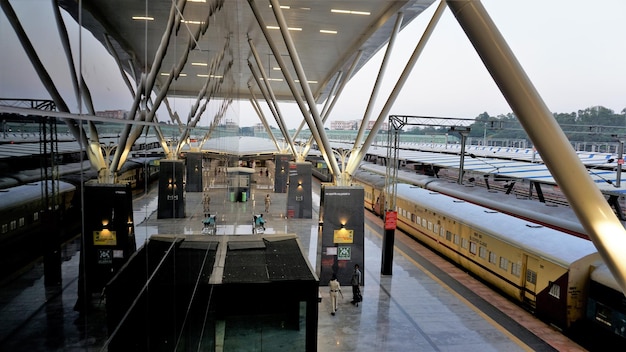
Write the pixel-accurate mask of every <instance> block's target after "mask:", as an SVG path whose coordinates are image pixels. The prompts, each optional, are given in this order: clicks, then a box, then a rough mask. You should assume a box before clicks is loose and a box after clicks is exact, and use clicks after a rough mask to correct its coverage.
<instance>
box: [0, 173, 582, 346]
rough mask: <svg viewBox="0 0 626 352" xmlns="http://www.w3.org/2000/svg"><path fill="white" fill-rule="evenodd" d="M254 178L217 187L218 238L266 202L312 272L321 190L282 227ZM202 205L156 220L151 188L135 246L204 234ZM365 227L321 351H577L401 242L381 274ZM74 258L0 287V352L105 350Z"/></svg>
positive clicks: (323, 312) (373, 228) (262, 182)
mask: <svg viewBox="0 0 626 352" xmlns="http://www.w3.org/2000/svg"><path fill="white" fill-rule="evenodd" d="M255 177H257V178H258V180H256V186H257V187H256V188H253V196H252V197H251V199H250V200H249V201H248V202H246V203H231V202H228V201H227V197H226V189H225V188H220V187H219V182H218V183H213V184H212V187H213V188H211V190H210V193H211V204H210V207H211V213H214V212H215V213H217V218H218V223H217V235H220V234H240V235H242V236H245V235H250V234H251V233H252V225H251V222H252V215H253V214H255V213H261V212H264V211H263V210H264V209H263V208H264V204H263V201H262V198H263V197H265V195H266V194H267V193H271V194H272V206H271V209H270V212H269V213H267V214H265V217H266V218H267V224H266V227H267V231H266V233H268V234H269V233H296V234H297V235H298V236H299V238H300V242H301V245H302V246H303V250H304V251H305V253H306V255H307V256H308V258H309V260H310V261H311V262H312V263H313V264H314V262H315V260H316V257H317V242H318V241H317V226H318V219H317V206H318V204H319V195H318V192H319V189H314V192H315V194H314V215H313V219H310V220H308V219H304V220H303V219H289V220H287V219H285V217H284V213H285V208H286V205H285V202H286V195H285V194H275V193H273V192H270V191H269V187H268V185H269V184H271V175H270V177H264V176H255ZM207 184H209V183H207ZM317 188H318V187H317ZM201 199H202V194H201V193H187V194H186V201H187V203H186V204H187V207H186V213H187V217H186V218H184V219H156V213H155V210H156V206H157V204H156V189H155V190H152V191H151V192H150V193H149V194H148V195H145V196H140V197H137V198H136V200H135V201H134V208H135V212H134V221H135V223H136V224H137V225H136V229H135V232H136V236H137V242H138V246H141V245H142V244H143V242H144V241H145V240H146V239H147V238H148V236H150V235H151V234H155V233H160V234H172V233H185V234H200V233H201V231H202V219H203V217H204V214H203V208H202V204H201ZM365 218H366V224H365V225H366V226H365V229H366V231H365V263H364V264H365V265H364V269H365V270H364V275H365V282H366V283H367V285H366V286H365V287H364V290H363V298H364V300H363V302H362V304H361V305H360V306H358V307H356V306H354V305H352V304H350V303H349V301H350V300H351V290H350V288H349V287H344V288H343V294H344V297H343V298H342V299H340V304H339V308H338V312H337V314H336V315H334V316H332V315H331V314H330V303H329V299H328V290H327V287H325V286H322V287H321V288H320V292H321V295H322V302H321V303H320V305H319V310H320V314H319V322H318V350H319V351H464V352H467V351H525V350H539V351H552V350H567V351H575V350H582V349H580V348H579V347H577V346H576V345H575V344H573V343H572V342H571V341H569V340H568V339H567V338H564V337H563V336H562V335H561V334H560V333H558V332H556V331H554V330H553V329H551V328H550V327H548V326H546V325H545V324H543V323H541V322H539V321H538V320H537V319H535V318H534V317H533V316H532V315H530V314H528V313H526V312H524V311H523V310H521V309H519V308H518V307H516V306H515V305H513V304H511V303H510V302H509V301H507V300H506V299H501V298H499V297H498V296H495V294H494V293H493V292H491V291H490V290H489V289H488V288H486V287H485V286H484V285H482V284H480V283H477V282H476V281H475V280H473V279H472V278H471V277H469V275H467V274H465V273H463V272H462V271H460V270H458V269H457V268H456V267H454V266H453V265H451V264H449V263H447V262H445V261H443V260H442V259H441V258H439V257H438V256H436V255H433V254H432V253H431V252H429V251H427V250H425V249H424V248H421V247H420V246H419V245H418V244H416V243H415V242H414V241H411V240H409V239H407V238H406V237H404V236H402V235H400V234H397V237H396V247H397V249H396V251H395V254H394V265H393V275H391V276H386V275H381V274H380V266H381V236H380V233H382V231H381V228H380V225H381V223H380V221H379V220H378V219H377V218H375V217H374V216H372V215H371V214H370V213H367V212H366V217H365ZM77 249H78V246H77V244H76V243H72V244H70V245H69V246H68V247H66V248H65V253H66V255H65V257H66V259H67V260H66V261H65V262H64V264H63V278H64V282H63V286H62V287H59V288H54V289H46V288H44V286H43V273H42V272H43V270H42V269H41V267H40V266H36V267H35V268H33V269H32V270H31V271H29V272H28V273H26V274H25V275H24V276H22V277H20V278H19V279H18V280H16V281H14V282H12V283H11V284H9V285H7V286H6V287H2V288H1V291H0V351H74V350H76V351H98V350H101V348H102V346H103V345H104V344H105V341H106V338H107V328H106V326H105V325H104V323H103V322H104V316H103V309H102V303H101V302H98V299H97V297H95V306H94V309H93V310H92V311H90V312H87V314H86V315H85V316H84V317H80V318H79V315H78V313H77V312H76V311H74V309H73V307H74V304H75V301H76V293H77V275H78V255H77V254H78V252H77ZM314 267H315V265H314ZM461 283H462V284H461ZM467 287H469V289H468V288H467ZM472 291H474V292H476V293H474V292H472ZM488 302H489V303H488ZM494 305H495V306H497V307H498V309H494ZM516 321H518V322H519V323H518V322H516ZM225 329H226V330H228V326H226V327H225ZM529 331H532V332H533V333H530V332H529ZM535 334H537V335H540V336H542V338H543V339H544V340H545V341H549V342H550V343H551V344H552V345H550V344H548V343H545V342H543V341H542V339H540V338H538V337H536V335H535ZM231 346H232V345H231ZM277 346H282V347H277ZM286 346H289V343H288V342H284V343H282V342H280V341H272V342H271V343H266V344H260V345H258V344H256V345H247V347H246V348H244V347H242V346H241V345H238V347H236V348H235V347H232V348H231V349H229V348H228V345H226V346H224V347H225V350H227V351H228V350H234V349H236V350H237V351H239V350H242V349H244V350H250V351H258V350H266V351H276V350H289V348H288V347H286Z"/></svg>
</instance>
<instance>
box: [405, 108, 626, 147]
mask: <svg viewBox="0 0 626 352" xmlns="http://www.w3.org/2000/svg"><path fill="white" fill-rule="evenodd" d="M553 116H554V117H555V119H556V121H557V122H558V124H559V125H560V126H561V128H562V129H563V131H564V132H565V134H566V135H567V138H568V139H569V140H570V141H580V142H605V141H615V138H616V137H617V138H621V137H626V108H624V109H622V111H621V112H620V113H615V112H614V111H613V110H611V109H608V108H605V107H603V106H594V107H589V108H586V109H584V110H578V111H577V112H571V113H553ZM469 127H470V133H469V137H475V138H483V137H486V138H488V139H492V138H502V139H526V140H529V138H528V135H527V134H526V131H524V128H523V127H522V125H521V124H520V123H519V121H518V119H517V116H515V114H513V113H508V114H506V115H498V116H490V115H489V114H488V113H487V112H483V113H482V114H480V115H478V116H477V117H476V118H475V122H473V123H472V124H471V125H470V126H469ZM448 129H449V127H419V126H418V127H413V128H411V129H410V130H408V131H406V132H405V133H407V134H416V135H437V134H445V133H447V132H448Z"/></svg>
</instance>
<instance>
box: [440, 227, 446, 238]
mask: <svg viewBox="0 0 626 352" xmlns="http://www.w3.org/2000/svg"><path fill="white" fill-rule="evenodd" d="M445 235H446V229H444V228H443V227H442V228H441V229H439V237H443V236H445Z"/></svg>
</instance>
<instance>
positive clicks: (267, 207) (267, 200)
mask: <svg viewBox="0 0 626 352" xmlns="http://www.w3.org/2000/svg"><path fill="white" fill-rule="evenodd" d="M271 204H272V198H270V194H269V193H268V194H267V195H266V196H265V212H266V213H269V212H270V205H271Z"/></svg>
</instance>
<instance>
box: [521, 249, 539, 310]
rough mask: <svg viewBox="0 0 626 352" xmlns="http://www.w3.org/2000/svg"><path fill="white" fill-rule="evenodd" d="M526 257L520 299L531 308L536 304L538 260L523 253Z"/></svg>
mask: <svg viewBox="0 0 626 352" xmlns="http://www.w3.org/2000/svg"><path fill="white" fill-rule="evenodd" d="M524 258H525V259H526V260H525V262H526V270H525V272H526V275H525V279H524V292H523V293H522V301H523V302H524V303H525V304H527V305H528V306H529V307H530V308H532V309H533V310H534V309H535V307H536V306H537V292H536V290H537V273H538V272H539V260H538V259H537V258H533V257H529V256H528V255H524Z"/></svg>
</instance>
